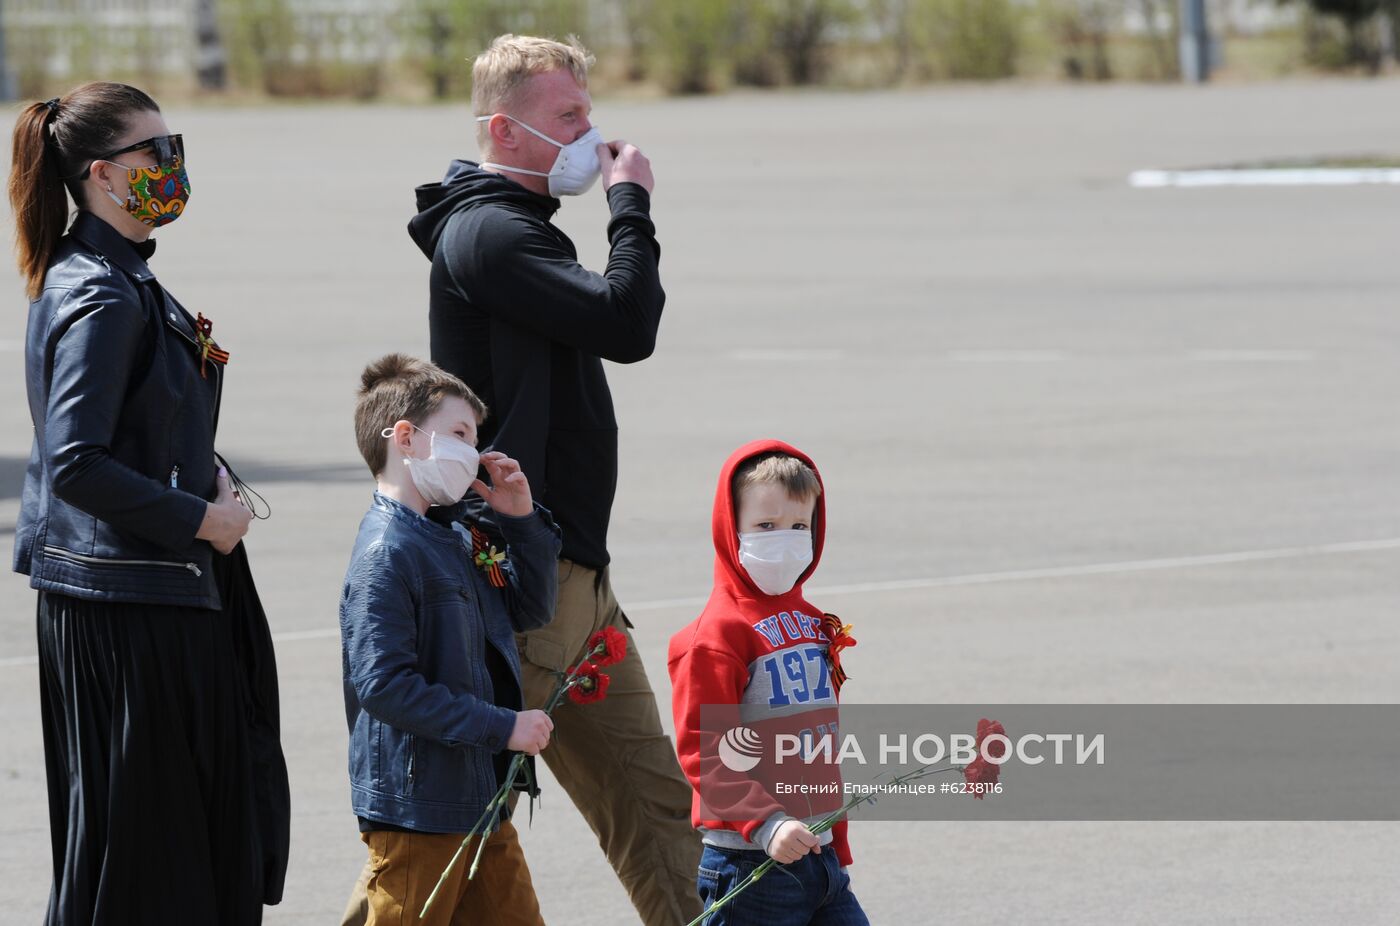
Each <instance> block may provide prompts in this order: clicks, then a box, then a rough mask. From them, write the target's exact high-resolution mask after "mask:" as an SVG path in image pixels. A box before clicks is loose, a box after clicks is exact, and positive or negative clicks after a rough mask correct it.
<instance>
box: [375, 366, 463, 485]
mask: <svg viewBox="0 0 1400 926" xmlns="http://www.w3.org/2000/svg"><path fill="white" fill-rule="evenodd" d="M449 396H456V397H458V398H459V399H461V400H462V401H464V402H466V403H467V405H468V406H469V407H470V408H471V410H472V412H474V413H475V414H476V420H477V423H478V424H480V423H481V422H482V421H484V420H486V404H485V403H484V402H482V401H481V399H479V398H477V396H476V393H474V392H472V391H471V389H470V388H469V387H468V386H467V384H466V383H464V382H462V381H461V380H460V379H458V378H457V377H455V376H453V375H452V374H451V373H448V372H447V371H446V370H444V369H442V368H441V367H439V366H437V365H436V364H432V363H429V362H428V361H426V360H419V359H418V358H416V357H409V356H407V355H406V354H386V355H384V356H383V357H380V358H379V359H378V360H376V361H374V363H371V364H370V365H369V366H367V367H365V371H364V373H362V374H360V392H359V395H358V396H357V397H356V402H355V443H356V444H358V445H359V448H360V456H362V457H364V458H365V463H366V464H367V465H368V466H369V471H370V472H371V473H373V474H374V475H375V476H376V477H377V476H378V475H379V474H380V473H382V472H384V467H385V465H386V464H387V463H388V457H389V444H388V441H386V440H385V439H384V436H383V432H384V429H385V428H391V427H393V426H394V424H395V423H396V422H399V421H410V422H412V423H413V424H415V425H421V424H422V423H423V421H424V420H425V419H427V418H428V417H429V416H430V415H432V414H433V412H435V411H437V410H438V408H439V407H441V405H442V403H443V400H444V399H446V398H448V397H449Z"/></svg>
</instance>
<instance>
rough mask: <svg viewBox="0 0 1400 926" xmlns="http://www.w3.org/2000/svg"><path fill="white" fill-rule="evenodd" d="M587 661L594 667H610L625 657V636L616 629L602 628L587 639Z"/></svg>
mask: <svg viewBox="0 0 1400 926" xmlns="http://www.w3.org/2000/svg"><path fill="white" fill-rule="evenodd" d="M588 652H589V654H590V655H589V657H588V659H589V661H590V662H592V663H593V664H594V665H595V666H610V665H613V664H614V663H618V662H621V661H622V657H624V656H626V655H627V634H625V633H623V632H622V631H621V630H618V629H617V628H616V627H604V628H603V629H602V630H600V631H598V632H597V633H595V634H594V635H593V636H591V637H589V638H588Z"/></svg>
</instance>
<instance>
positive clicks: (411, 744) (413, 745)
mask: <svg viewBox="0 0 1400 926" xmlns="http://www.w3.org/2000/svg"><path fill="white" fill-rule="evenodd" d="M417 758H418V743H417V742H416V741H415V740H414V738H413V734H412V733H410V734H408V790H409V793H412V792H413V777H414V764H415V763H414V760H415V759H417Z"/></svg>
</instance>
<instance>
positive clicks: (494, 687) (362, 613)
mask: <svg viewBox="0 0 1400 926" xmlns="http://www.w3.org/2000/svg"><path fill="white" fill-rule="evenodd" d="M485 416H486V407H485V406H484V405H483V404H482V402H481V400H480V399H478V398H477V397H476V396H475V395H474V394H473V393H472V391H471V390H470V389H468V388H467V386H466V385H465V384H464V383H462V381H461V380H459V379H457V378H456V377H455V376H452V375H450V374H448V373H445V372H443V371H442V370H440V369H438V368H437V367H435V366H433V365H432V364H430V363H427V362H425V361H422V360H415V359H413V358H410V357H405V356H403V355H400V354H390V355H389V356H387V357H384V358H382V359H380V360H379V361H377V362H375V363H373V364H371V365H370V366H369V367H368V368H367V369H366V370H365V372H364V375H363V377H362V381H361V389H360V394H359V401H358V403H357V405H356V408H355V436H356V440H357V442H358V443H359V447H360V452H361V454H362V455H363V456H364V458H365V462H366V463H367V464H368V465H369V468H370V472H371V473H373V474H374V477H375V480H376V482H377V488H378V490H377V491H376V492H375V494H374V501H373V503H372V504H371V506H370V509H369V512H368V513H367V514H366V515H365V517H364V520H363V521H361V523H360V531H359V536H358V537H357V538H356V540H355V549H354V553H353V554H352V555H351V557H350V568H349V571H348V572H347V573H346V577H345V587H344V592H343V594H342V596H341V602H340V627H341V645H342V668H343V673H344V683H345V715H346V720H347V722H348V724H349V727H350V785H351V787H350V790H351V803H352V805H353V807H354V810H355V815H356V816H357V817H358V818H359V821H360V834H361V839H362V840H363V841H364V842H365V844H366V845H367V846H368V848H369V866H368V869H369V870H368V875H369V877H368V885H367V887H368V922H369V923H370V924H376V923H379V924H384V923H394V924H400V923H419V922H421V923H424V924H433V926H447V924H449V923H451V924H457V923H463V922H474V923H493V924H503V923H504V924H522V926H526V924H528V926H537V924H542V923H543V920H542V919H541V918H540V913H539V905H538V902H537V901H536V899H535V893H534V887H533V884H532V882H531V879H530V872H529V869H528V868H527V867H526V865H525V858H524V855H523V853H522V852H521V849H520V844H519V841H518V839H517V834H516V832H515V829H514V827H513V826H512V825H511V823H510V821H509V820H508V819H507V820H504V821H503V822H502V823H501V825H500V828H499V831H497V832H496V833H495V834H494V835H492V836H491V838H490V839H489V840H488V841H487V844H486V845H487V848H486V852H485V855H484V860H483V862H482V867H481V870H480V871H479V872H478V874H477V876H476V878H475V879H474V880H471V881H468V880H467V879H466V871H465V868H466V866H464V865H461V864H458V865H457V866H455V868H454V870H453V872H452V874H451V877H449V879H448V880H447V883H446V884H445V885H444V888H443V890H442V891H441V892H439V894H438V897H437V899H436V900H435V901H434V904H433V907H432V909H431V910H430V912H429V916H428V917H427V918H425V919H422V920H420V919H419V918H418V914H419V911H420V910H421V909H422V908H423V904H424V902H425V901H426V899H427V897H428V895H429V894H430V893H431V892H432V890H433V888H434V887H435V886H436V884H437V882H438V877H439V875H440V874H441V873H442V871H443V870H444V869H445V868H446V867H447V863H448V861H449V859H451V858H452V855H453V853H454V852H455V851H456V850H457V847H458V845H459V844H460V843H461V841H462V838H463V835H464V834H465V833H466V832H467V831H468V830H470V829H471V827H472V825H473V824H474V823H476V821H477V819H478V818H479V817H480V816H481V815H482V812H483V811H484V809H485V807H486V804H487V802H488V801H489V800H490V798H491V796H492V795H493V794H494V793H495V792H496V790H497V788H498V786H499V785H498V780H499V779H500V778H501V777H502V776H503V771H504V767H505V765H506V764H507V763H508V762H509V760H510V753H511V752H513V751H520V752H525V753H528V754H529V755H531V756H533V755H536V754H538V753H539V751H540V750H541V749H543V748H544V747H545V746H546V744H548V742H549V736H550V731H551V730H552V729H553V724H552V722H551V721H550V719H549V716H548V715H547V714H545V713H544V712H543V711H538V710H529V711H526V710H522V709H521V708H522V704H521V686H520V666H519V663H518V661H517V657H516V649H515V639H514V634H515V632H517V631H523V630H529V629H532V628H536V627H541V626H543V625H545V624H546V623H548V622H549V620H550V617H551V615H552V613H553V609H554V602H555V596H556V592H557V588H556V578H555V565H554V564H555V558H556V557H557V556H558V552H559V531H558V529H557V528H556V527H555V526H554V524H553V522H552V521H551V520H550V517H549V515H548V513H547V512H545V511H544V509H542V508H539V507H538V506H536V505H535V504H534V503H533V501H532V499H531V496H530V485H529V482H528V481H527V480H526V478H525V475H524V473H522V472H521V471H520V467H519V466H518V465H517V464H516V462H515V461H514V460H512V459H510V458H509V457H507V456H506V455H505V454H501V453H486V454H482V455H480V457H479V458H478V454H477V452H476V431H477V427H478V426H479V425H480V423H481V421H482V419H484V418H485ZM478 460H479V462H480V464H483V465H484V466H485V468H486V472H487V473H488V474H489V475H490V478H491V483H490V485H487V484H486V483H485V482H483V481H482V480H481V479H479V478H477V468H478ZM468 490H471V491H474V492H476V493H477V494H478V495H480V496H481V498H482V499H483V500H484V501H485V503H486V504H487V505H489V506H490V507H491V508H492V509H493V510H494V512H495V515H496V522H497V523H498V524H499V526H500V530H501V531H502V532H503V533H504V536H505V538H506V543H507V547H506V551H505V553H506V555H505V559H504V561H503V562H501V561H499V559H498V557H496V556H494V555H493V554H495V553H496V551H495V550H494V549H493V548H491V547H490V546H489V544H488V543H487V542H486V541H485V540H484V536H483V535H482V534H481V533H480V532H478V531H476V530H474V527H473V525H472V524H471V522H469V521H463V520H462V517H463V516H464V514H465V506H463V505H462V504H461V499H462V498H463V496H465V495H466V493H467V492H468ZM476 553H485V556H477V555H476ZM477 838H482V837H477ZM474 852H475V842H473V844H472V846H470V847H469V851H468V853H467V855H468V857H471V855H472V854H474Z"/></svg>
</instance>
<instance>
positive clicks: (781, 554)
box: [739, 531, 812, 595]
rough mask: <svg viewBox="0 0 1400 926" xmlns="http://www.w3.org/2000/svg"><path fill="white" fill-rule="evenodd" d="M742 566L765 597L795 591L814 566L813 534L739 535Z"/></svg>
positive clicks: (769, 532)
mask: <svg viewBox="0 0 1400 926" xmlns="http://www.w3.org/2000/svg"><path fill="white" fill-rule="evenodd" d="M739 564H740V565H741V566H743V567H744V571H745V572H747V573H748V574H749V578H751V579H753V584H754V585H757V586H758V587H759V589H760V590H761V591H762V592H763V593H764V594H765V595H782V594H785V593H787V592H790V591H792V587H793V586H794V585H796V584H797V580H798V579H800V578H802V573H804V572H806V571H807V567H808V566H810V565H812V532H811V531H754V532H752V533H747V534H740V535H739Z"/></svg>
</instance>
